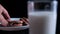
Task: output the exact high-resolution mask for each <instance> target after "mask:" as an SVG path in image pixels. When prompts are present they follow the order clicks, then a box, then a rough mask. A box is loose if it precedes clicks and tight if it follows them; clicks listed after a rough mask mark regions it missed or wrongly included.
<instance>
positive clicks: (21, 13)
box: [0, 0, 28, 18]
mask: <svg viewBox="0 0 60 34" xmlns="http://www.w3.org/2000/svg"><path fill="white" fill-rule="evenodd" d="M0 2H1V4H2V5H3V7H5V9H7V11H8V12H9V14H10V16H11V17H13V18H19V17H28V14H27V1H26V0H22V1H20V0H0Z"/></svg>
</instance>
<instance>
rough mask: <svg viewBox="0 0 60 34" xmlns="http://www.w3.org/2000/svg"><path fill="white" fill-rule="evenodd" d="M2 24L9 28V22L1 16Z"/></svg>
mask: <svg viewBox="0 0 60 34" xmlns="http://www.w3.org/2000/svg"><path fill="white" fill-rule="evenodd" d="M0 22H1V25H3V26H7V24H8V21H7V20H5V18H4V17H3V16H2V15H1V14H0Z"/></svg>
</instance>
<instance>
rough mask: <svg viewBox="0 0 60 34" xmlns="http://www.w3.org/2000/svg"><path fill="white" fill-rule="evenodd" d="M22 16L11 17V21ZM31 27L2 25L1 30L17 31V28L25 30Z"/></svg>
mask: <svg viewBox="0 0 60 34" xmlns="http://www.w3.org/2000/svg"><path fill="white" fill-rule="evenodd" d="M19 19H20V18H11V21H13V20H19ZM27 28H29V25H26V26H17V27H0V30H5V31H17V30H24V29H27Z"/></svg>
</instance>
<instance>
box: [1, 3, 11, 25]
mask: <svg viewBox="0 0 60 34" xmlns="http://www.w3.org/2000/svg"><path fill="white" fill-rule="evenodd" d="M6 17H7V18H6ZM9 19H10V16H9V14H8V12H7V10H6V9H5V8H4V7H3V6H2V5H1V4H0V22H1V25H3V26H7V25H8V21H9Z"/></svg>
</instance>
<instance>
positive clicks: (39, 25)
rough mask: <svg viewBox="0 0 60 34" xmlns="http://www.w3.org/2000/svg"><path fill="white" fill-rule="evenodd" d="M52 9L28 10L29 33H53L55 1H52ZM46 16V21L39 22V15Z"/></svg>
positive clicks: (55, 15) (54, 27) (55, 11)
mask: <svg viewBox="0 0 60 34" xmlns="http://www.w3.org/2000/svg"><path fill="white" fill-rule="evenodd" d="M52 9H53V10H52V11H42V12H41V11H40V12H39V11H36V12H34V11H32V12H30V11H28V16H29V20H30V21H29V22H30V34H55V32H56V20H57V1H53V2H52ZM42 16H43V17H44V18H45V17H46V19H47V20H46V22H41V20H42V19H41V18H40V17H42Z"/></svg>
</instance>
